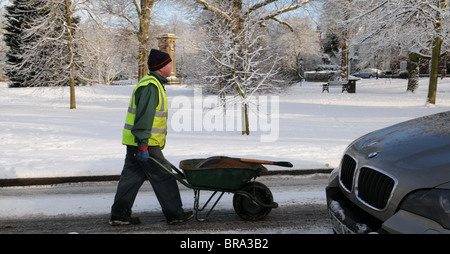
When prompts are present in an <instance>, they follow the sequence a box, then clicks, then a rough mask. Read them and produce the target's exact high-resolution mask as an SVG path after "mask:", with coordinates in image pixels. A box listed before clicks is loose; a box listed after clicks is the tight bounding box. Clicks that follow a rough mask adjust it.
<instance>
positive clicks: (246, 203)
mask: <svg viewBox="0 0 450 254" xmlns="http://www.w3.org/2000/svg"><path fill="white" fill-rule="evenodd" d="M241 190H242V191H245V192H248V193H250V194H251V195H252V196H253V198H255V199H256V200H258V201H260V202H261V203H263V204H271V203H272V202H273V196H272V192H271V191H270V189H269V188H268V187H267V186H265V185H264V184H262V183H259V182H249V183H247V184H246V185H245V186H244V187H243V188H242V189H241ZM233 208H234V211H235V212H236V213H237V215H239V217H241V218H242V219H244V220H247V221H257V220H262V219H264V218H265V217H266V216H267V215H268V214H269V213H270V211H271V210H272V208H271V207H262V206H260V205H258V204H257V203H256V202H254V201H252V200H251V199H250V198H249V197H247V196H245V195H243V194H239V193H235V194H234V196H233Z"/></svg>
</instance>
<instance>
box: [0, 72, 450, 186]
mask: <svg viewBox="0 0 450 254" xmlns="http://www.w3.org/2000/svg"><path fill="white" fill-rule="evenodd" d="M406 82H407V81H406V80H400V79H399V80H396V79H392V80H389V79H379V80H376V79H371V80H361V81H358V82H357V86H356V93H355V94H348V93H346V92H344V93H341V90H340V89H338V88H330V93H327V92H325V93H322V87H321V83H309V82H303V83H302V84H298V85H296V86H293V87H291V88H290V89H289V90H288V91H287V93H286V94H282V95H279V96H278V95H272V96H260V97H257V98H256V99H255V100H254V101H255V102H258V103H257V104H254V105H253V106H252V108H253V110H252V112H253V113H252V118H251V119H252V120H251V123H250V127H251V133H250V135H249V136H243V135H241V128H240V124H239V121H240V119H241V116H240V108H239V106H233V107H230V108H228V109H227V110H226V116H224V115H223V111H222V109H217V108H214V103H216V98H215V97H212V96H207V95H204V94H202V92H201V89H200V88H198V87H193V86H182V85H181V86H167V87H166V89H167V93H168V96H169V107H170V108H169V114H170V119H169V134H168V137H167V146H166V148H165V149H164V153H165V155H166V157H167V159H168V160H169V161H171V162H172V163H173V164H174V165H178V163H179V161H180V160H183V159H191V158H206V157H210V156H216V155H224V156H231V157H245V158H252V159H266V160H276V161H278V160H283V161H290V162H292V163H293V164H294V168H295V169H310V168H324V167H336V166H337V165H338V163H339V161H340V157H341V156H342V152H343V151H344V149H345V147H346V146H347V145H348V144H349V143H350V142H351V141H352V140H354V139H355V138H357V137H359V136H361V135H363V134H365V133H367V132H370V131H374V130H376V129H379V128H383V127H386V126H389V125H392V124H395V123H398V122H401V121H405V120H409V119H412V118H415V117H419V116H423V115H428V114H433V113H438V112H443V111H448V110H450V79H444V80H439V85H438V93H437V104H436V105H435V106H428V105H426V103H425V102H426V97H427V88H428V79H421V81H420V88H419V91H417V92H416V93H414V94H412V93H406V85H407V83H406ZM133 87H134V86H133V85H126V86H93V87H77V88H76V100H77V101H76V102H77V109H74V110H70V109H69V89H68V88H14V89H10V88H7V85H6V84H4V83H3V84H1V85H0V128H1V130H2V131H1V132H0V179H5V178H26V177H56V176H89V175H118V174H120V172H121V169H122V166H123V159H124V156H125V147H124V146H123V145H122V144H121V138H122V137H121V135H122V128H123V124H124V120H125V114H126V109H127V107H128V103H129V99H130V95H131V92H132V90H133ZM255 105H258V106H255ZM255 112H259V115H256V113H255ZM265 113H272V116H270V117H267V114H265ZM277 169H284V168H280V167H270V170H277Z"/></svg>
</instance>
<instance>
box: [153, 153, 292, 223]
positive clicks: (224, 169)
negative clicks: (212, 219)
mask: <svg viewBox="0 0 450 254" xmlns="http://www.w3.org/2000/svg"><path fill="white" fill-rule="evenodd" d="M150 159H151V160H152V161H154V162H155V163H156V164H157V165H159V166H160V167H161V168H162V169H163V170H165V171H166V172H167V173H169V174H170V175H172V176H173V177H175V179H176V180H177V181H179V182H180V183H181V184H183V185H184V186H186V187H188V188H190V189H193V190H194V210H195V218H196V219H197V220H199V221H203V220H205V219H206V218H207V217H208V216H209V214H210V213H211V212H212V210H213V209H214V207H215V206H216V204H217V203H218V202H219V200H220V199H221V198H222V196H223V194H224V193H225V192H231V193H234V197H233V208H234V210H235V211H236V213H237V214H238V215H239V216H240V217H241V218H243V219H244V220H252V221H254V220H260V219H263V218H265V217H266V216H267V215H268V213H269V212H270V211H271V209H272V208H276V207H278V204H277V203H275V202H273V196H272V193H271V192H270V189H269V188H268V187H267V186H265V185H264V184H262V183H259V182H255V181H251V180H252V179H256V177H258V176H260V174H261V173H262V172H266V171H267V169H266V168H265V167H264V166H262V165H261V162H262V163H266V162H267V161H258V160H248V159H245V161H244V159H238V158H229V157H225V156H216V157H210V158H201V159H189V160H183V161H181V162H180V168H181V169H182V170H183V172H181V171H180V170H179V169H178V168H176V167H175V166H174V165H172V164H171V163H170V162H169V164H170V165H171V167H172V169H173V170H175V171H176V172H177V173H178V174H175V173H173V172H172V169H168V168H166V167H165V166H164V165H162V164H161V163H159V162H158V161H157V160H155V159H154V158H151V157H150ZM283 163H286V162H283ZM266 164H272V163H266ZM289 164H290V163H289ZM272 165H276V164H272ZM290 165H292V164H290ZM285 166H286V165H285ZM288 166H289V165H288ZM201 190H206V191H212V192H213V193H212V195H211V196H210V198H209V199H208V200H207V201H206V203H205V204H204V205H203V206H202V207H200V204H199V202H200V191H201ZM218 192H221V194H220V195H219V197H218V198H217V199H216V201H215V202H214V204H213V205H212V207H211V208H210V210H209V211H208V212H207V214H206V216H205V217H204V218H203V219H199V218H198V212H200V211H203V210H204V209H205V208H206V206H207V205H208V204H209V203H210V201H211V200H212V199H213V197H214V196H215V195H216V194H217V193H218Z"/></svg>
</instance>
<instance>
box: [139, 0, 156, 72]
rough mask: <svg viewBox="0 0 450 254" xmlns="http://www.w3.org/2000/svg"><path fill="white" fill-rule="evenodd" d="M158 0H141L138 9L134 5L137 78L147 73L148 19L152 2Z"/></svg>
mask: <svg viewBox="0 0 450 254" xmlns="http://www.w3.org/2000/svg"><path fill="white" fill-rule="evenodd" d="M156 1H158V0H141V6H140V11H139V8H138V7H137V6H136V11H137V12H138V15H139V31H138V35H137V36H138V40H139V63H138V77H139V80H140V79H141V78H143V77H144V76H145V75H147V73H148V66H147V58H148V54H149V52H150V39H149V34H150V19H151V16H150V15H151V11H152V9H153V5H154V3H155V2H156Z"/></svg>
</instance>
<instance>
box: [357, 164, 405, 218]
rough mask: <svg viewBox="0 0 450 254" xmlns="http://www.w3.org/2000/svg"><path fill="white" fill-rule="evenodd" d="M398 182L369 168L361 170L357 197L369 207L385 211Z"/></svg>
mask: <svg viewBox="0 0 450 254" xmlns="http://www.w3.org/2000/svg"><path fill="white" fill-rule="evenodd" d="M395 183H396V181H395V180H394V179H393V177H391V176H388V175H387V174H385V173H382V172H381V171H379V170H375V169H372V168H368V167H363V168H361V169H360V171H359V174H358V185H357V193H356V196H357V197H358V198H359V199H360V200H361V201H363V202H364V203H366V204H367V205H369V206H371V207H373V208H375V209H377V210H383V209H384V208H386V206H387V203H388V201H389V198H390V197H391V193H392V191H393V189H394V186H395Z"/></svg>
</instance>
